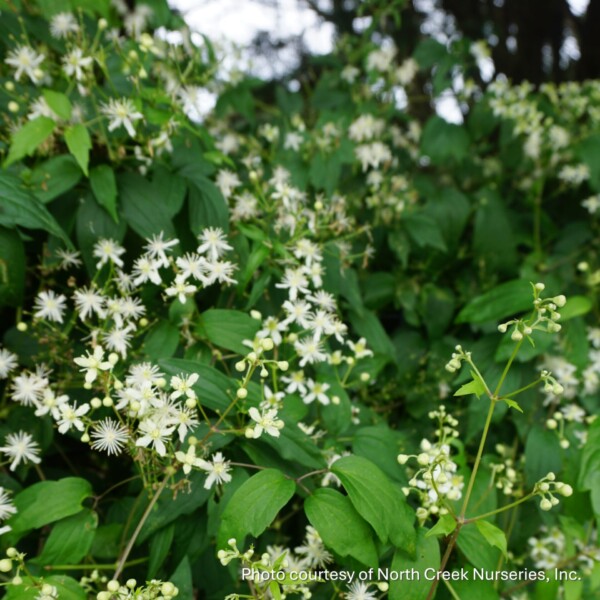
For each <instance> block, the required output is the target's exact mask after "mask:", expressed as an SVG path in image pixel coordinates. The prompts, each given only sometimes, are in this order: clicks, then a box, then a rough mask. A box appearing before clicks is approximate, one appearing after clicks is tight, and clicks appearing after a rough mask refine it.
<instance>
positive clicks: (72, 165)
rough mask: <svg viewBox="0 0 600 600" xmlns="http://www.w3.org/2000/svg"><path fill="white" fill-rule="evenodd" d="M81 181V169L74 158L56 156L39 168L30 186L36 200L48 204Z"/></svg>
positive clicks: (32, 175) (32, 174)
mask: <svg viewBox="0 0 600 600" xmlns="http://www.w3.org/2000/svg"><path fill="white" fill-rule="evenodd" d="M80 180H81V169H80V168H79V167H78V166H77V163H76V162H75V160H73V157H72V156H69V155H68V154H63V155H62V156H55V157H54V158H51V159H49V160H47V161H45V162H44V163H42V164H41V165H39V166H37V167H36V168H35V169H34V170H33V171H32V173H31V179H30V180H29V184H30V185H31V186H32V192H33V194H34V195H35V197H36V198H38V199H39V200H41V201H42V202H43V203H44V204H47V203H48V202H50V201H51V200H54V198H57V197H58V196H60V195H62V194H64V193H65V192H67V191H69V190H70V189H72V188H73V187H75V186H76V185H77V184H78V183H79V181H80Z"/></svg>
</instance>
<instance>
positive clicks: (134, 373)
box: [125, 362, 163, 387]
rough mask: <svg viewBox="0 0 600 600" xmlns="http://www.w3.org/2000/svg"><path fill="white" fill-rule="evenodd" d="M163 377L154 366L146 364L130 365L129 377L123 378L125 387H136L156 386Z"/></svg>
mask: <svg viewBox="0 0 600 600" xmlns="http://www.w3.org/2000/svg"><path fill="white" fill-rule="evenodd" d="M162 377H163V374H162V373H161V372H160V371H159V370H158V367H157V366H156V365H153V364H151V363H148V362H143V363H139V364H137V365H132V366H131V367H130V368H129V375H127V377H126V378H125V381H126V382H127V385H132V386H136V387H144V386H148V385H150V386H152V385H156V384H157V383H158V381H159V380H160V379H161V378H162Z"/></svg>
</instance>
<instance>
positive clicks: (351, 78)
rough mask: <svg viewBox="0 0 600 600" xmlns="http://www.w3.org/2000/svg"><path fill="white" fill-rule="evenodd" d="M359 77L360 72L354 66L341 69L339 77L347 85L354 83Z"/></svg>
mask: <svg viewBox="0 0 600 600" xmlns="http://www.w3.org/2000/svg"><path fill="white" fill-rule="evenodd" d="M359 75H360V71H359V70H358V69H357V68H356V67H355V66H354V65H347V66H345V67H344V68H343V69H342V72H341V73H340V77H341V78H342V79H343V80H344V81H346V82H347V83H350V84H352V83H354V82H355V81H356V78H357V77H358V76H359Z"/></svg>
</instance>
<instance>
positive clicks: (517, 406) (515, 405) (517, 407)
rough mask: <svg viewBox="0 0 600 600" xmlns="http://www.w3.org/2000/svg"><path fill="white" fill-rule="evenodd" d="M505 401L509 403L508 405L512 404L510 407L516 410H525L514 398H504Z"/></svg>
mask: <svg viewBox="0 0 600 600" xmlns="http://www.w3.org/2000/svg"><path fill="white" fill-rule="evenodd" d="M503 400H504V402H506V404H508V406H510V408H514V409H515V410H518V411H519V412H520V413H522V412H523V409H522V408H521V405H520V404H519V403H518V402H516V401H515V400H512V399H511V398H503Z"/></svg>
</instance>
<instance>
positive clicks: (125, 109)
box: [101, 98, 144, 266]
mask: <svg viewBox="0 0 600 600" xmlns="http://www.w3.org/2000/svg"><path fill="white" fill-rule="evenodd" d="M101 110H102V112H103V113H104V114H105V115H106V116H107V117H108V118H109V119H110V123H109V124H108V130H109V131H114V130H115V129H117V127H121V125H122V126H123V127H125V129H126V130H127V133H128V134H129V135H130V136H131V137H134V136H135V128H134V127H133V123H132V121H138V120H139V119H142V118H143V117H144V115H143V114H142V113H140V112H138V111H137V110H136V109H135V106H134V104H133V102H132V101H131V100H129V99H128V98H121V99H120V100H115V99H114V98H110V99H109V101H108V104H104V105H103V106H102V108H101ZM119 266H122V265H119Z"/></svg>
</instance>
